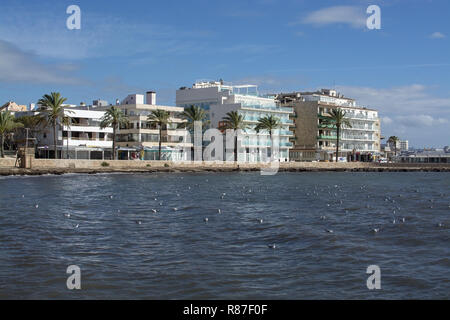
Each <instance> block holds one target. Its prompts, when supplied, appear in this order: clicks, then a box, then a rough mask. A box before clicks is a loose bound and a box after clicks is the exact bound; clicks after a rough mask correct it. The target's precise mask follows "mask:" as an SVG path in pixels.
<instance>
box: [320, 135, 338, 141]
mask: <svg viewBox="0 0 450 320" xmlns="http://www.w3.org/2000/svg"><path fill="white" fill-rule="evenodd" d="M317 139H319V140H337V136H326V135H319V136H317Z"/></svg>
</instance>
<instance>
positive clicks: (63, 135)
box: [16, 106, 113, 159]
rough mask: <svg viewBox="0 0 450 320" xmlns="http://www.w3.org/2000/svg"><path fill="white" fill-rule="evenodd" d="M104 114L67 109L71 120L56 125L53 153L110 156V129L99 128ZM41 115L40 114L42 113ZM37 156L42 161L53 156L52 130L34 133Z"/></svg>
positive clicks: (98, 156)
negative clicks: (68, 123)
mask: <svg viewBox="0 0 450 320" xmlns="http://www.w3.org/2000/svg"><path fill="white" fill-rule="evenodd" d="M38 114H42V112H40V111H28V112H23V113H20V112H19V113H16V117H20V116H24V115H28V116H30V115H38ZM104 114H105V112H104V111H100V110H89V107H83V106H78V107H73V106H66V107H65V108H64V115H65V116H66V117H69V118H70V125H68V126H67V125H61V124H59V123H58V125H57V128H56V143H57V146H56V152H57V157H58V158H64V159H65V158H71V159H110V158H111V155H112V133H113V130H112V128H104V129H101V128H100V121H101V118H102V117H103V115H104ZM42 115H43V114H42ZM37 135H38V136H36V137H32V138H34V139H36V140H35V141H37V142H38V143H37V153H38V156H40V157H42V158H53V157H54V152H55V150H54V138H53V136H54V135H53V129H52V128H51V127H50V126H42V128H41V129H40V130H39V131H38V132H37Z"/></svg>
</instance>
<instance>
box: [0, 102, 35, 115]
mask: <svg viewBox="0 0 450 320" xmlns="http://www.w3.org/2000/svg"><path fill="white" fill-rule="evenodd" d="M27 110H28V108H27V106H24V105H18V104H17V103H15V102H13V101H8V102H7V103H5V104H4V105H2V106H1V107H0V111H9V112H12V113H15V112H25V111H27Z"/></svg>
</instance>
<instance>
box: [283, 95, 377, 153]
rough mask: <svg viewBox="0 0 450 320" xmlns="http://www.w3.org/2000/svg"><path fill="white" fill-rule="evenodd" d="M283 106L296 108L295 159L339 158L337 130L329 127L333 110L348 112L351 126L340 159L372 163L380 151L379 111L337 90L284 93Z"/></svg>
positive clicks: (346, 130) (342, 140)
mask: <svg viewBox="0 0 450 320" xmlns="http://www.w3.org/2000/svg"><path fill="white" fill-rule="evenodd" d="M277 100H278V101H279V103H280V105H281V106H287V107H291V108H293V109H294V112H295V113H294V116H293V119H294V122H295V127H294V137H293V138H292V139H291V141H292V142H293V143H294V145H295V146H294V148H293V149H292V150H291V160H295V161H314V160H329V161H331V160H332V159H333V157H335V150H336V143H337V137H336V128H335V127H334V126H332V125H329V124H326V119H327V118H328V117H329V116H330V111H331V110H332V109H337V108H340V109H342V110H343V111H345V112H346V118H347V119H348V120H349V121H350V123H351V127H346V126H344V127H343V128H342V131H341V137H340V149H339V155H338V156H339V157H344V158H347V159H348V160H359V161H368V160H370V159H372V157H373V156H375V155H378V154H379V152H380V138H381V136H380V120H379V118H378V111H376V110H373V109H368V108H364V107H360V106H357V104H356V101H355V100H354V99H350V98H346V97H344V96H343V95H340V94H338V93H337V92H336V91H335V90H328V89H322V90H321V91H317V92H294V93H286V94H285V93H282V94H280V95H278V96H277Z"/></svg>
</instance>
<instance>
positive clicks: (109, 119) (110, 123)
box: [100, 106, 128, 160]
mask: <svg viewBox="0 0 450 320" xmlns="http://www.w3.org/2000/svg"><path fill="white" fill-rule="evenodd" d="M100 121H101V122H100V129H105V128H106V127H112V128H113V150H112V156H113V160H116V133H117V130H118V129H119V128H120V126H123V125H126V124H128V117H127V116H126V115H125V114H124V113H123V112H122V110H120V109H119V108H118V107H116V106H112V107H111V108H109V109H107V110H106V111H105V114H104V115H103V117H102V118H101V119H100Z"/></svg>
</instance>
